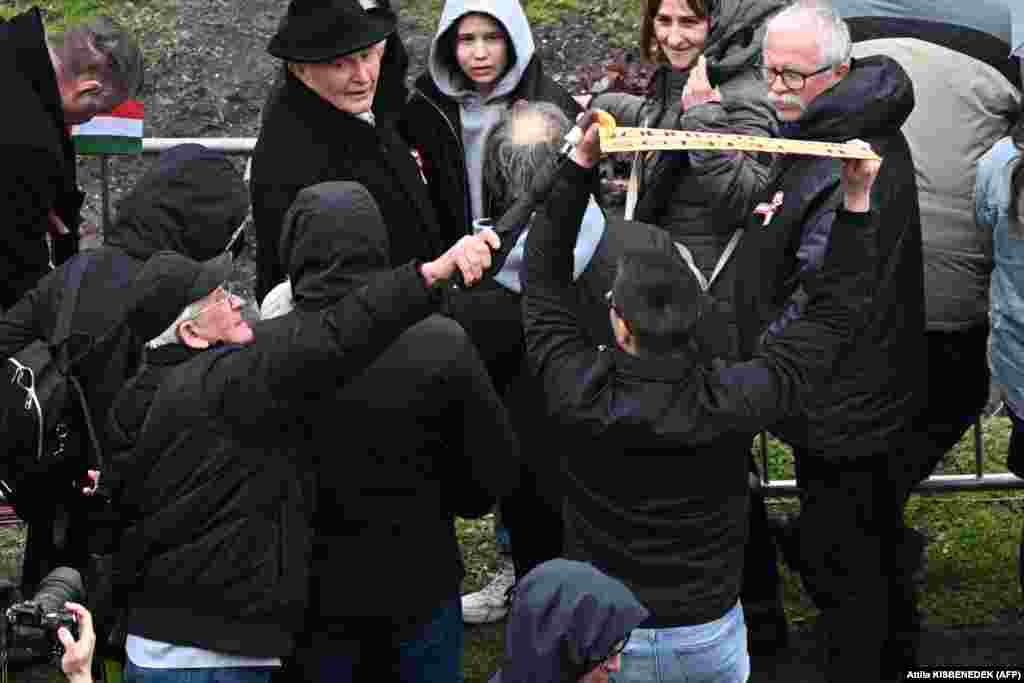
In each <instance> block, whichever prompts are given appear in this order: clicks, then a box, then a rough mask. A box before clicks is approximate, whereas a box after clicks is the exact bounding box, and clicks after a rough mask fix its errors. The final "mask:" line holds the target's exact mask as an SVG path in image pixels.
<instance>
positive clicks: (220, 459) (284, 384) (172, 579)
mask: <svg viewBox="0 0 1024 683" xmlns="http://www.w3.org/2000/svg"><path fill="white" fill-rule="evenodd" d="M346 218H347V216H341V217H340V218H339V220H342V221H343V220H345V219H346ZM372 218H373V219H374V220H376V226H377V229H378V230H379V231H381V232H382V231H383V226H382V225H381V221H380V216H379V214H378V213H377V212H376V210H375V207H374V211H373V212H372ZM364 220H365V219H364ZM495 246H496V245H495ZM488 249H489V247H488V246H482V247H481V248H480V251H479V252H478V253H476V254H474V256H475V258H476V259H477V260H478V261H479V264H480V265H479V266H477V267H471V266H467V267H465V268H463V267H462V266H463V265H464V264H461V263H459V262H458V259H457V258H456V255H455V253H456V250H454V249H453V250H449V251H448V252H446V253H445V254H444V255H443V256H442V257H440V258H438V259H436V260H434V261H431V262H427V263H422V262H416V261H413V262H410V263H408V264H406V265H403V266H402V267H400V268H397V269H394V270H387V271H383V272H378V273H376V274H374V275H373V276H372V277H369V278H367V281H366V282H365V284H364V285H363V286H361V287H359V288H358V289H355V290H353V291H351V292H350V293H348V294H347V295H346V296H344V297H343V298H340V299H339V300H337V301H336V302H335V303H334V304H333V305H331V306H328V307H325V308H323V309H321V310H316V311H309V312H305V311H301V310H300V311H296V312H294V313H292V314H290V315H286V316H283V317H281V318H277V319H275V320H271V321H266V322H262V323H258V324H256V325H255V329H253V328H252V327H250V326H249V325H248V324H247V323H246V322H245V320H244V319H243V318H242V316H241V310H240V309H241V300H240V299H239V298H238V297H237V296H235V295H234V294H232V293H231V291H230V290H229V289H227V288H225V286H224V284H223V283H224V282H225V280H226V278H227V276H228V273H229V267H228V264H229V262H230V261H229V259H227V258H218V259H215V260H214V261H211V262H205V263H202V264H200V263H197V262H195V261H192V260H190V259H188V258H186V257H184V256H181V255H179V254H173V253H161V254H158V255H156V256H154V257H152V258H151V259H150V260H149V261H147V263H146V265H145V266H144V267H143V269H142V271H140V273H139V275H138V276H137V277H136V279H135V281H134V283H133V285H132V290H133V293H134V296H135V300H134V302H133V304H132V305H131V306H130V307H129V315H128V318H129V324H130V325H132V327H133V329H134V330H135V332H136V334H137V335H138V336H139V337H140V338H149V339H151V341H150V342H149V344H148V345H147V346H148V355H147V365H146V367H144V368H143V371H142V372H141V373H140V374H139V375H138V378H142V380H143V382H147V381H150V382H152V383H151V384H150V386H149V389H148V390H146V388H145V387H140V386H139V383H138V382H136V381H134V380H133V382H131V383H129V385H128V386H126V387H125V389H124V390H122V394H121V395H120V396H119V398H118V400H117V401H116V402H115V404H114V406H113V407H112V409H111V413H110V421H109V429H110V433H111V442H112V443H117V444H118V445H119V447H121V451H122V452H125V450H126V448H131V451H130V452H131V457H130V458H118V459H117V460H116V466H117V468H118V470H119V471H118V472H117V473H116V480H117V481H118V482H119V483H120V486H119V488H118V490H117V491H116V493H115V496H114V499H115V502H116V504H117V505H118V507H119V509H120V510H121V512H122V514H123V515H124V518H125V522H126V527H125V530H124V533H123V534H122V537H121V543H120V548H119V551H118V554H117V557H116V560H115V562H114V589H115V597H116V598H117V600H118V602H119V603H120V604H121V605H122V606H123V607H125V608H127V610H128V611H127V616H126V618H125V621H124V630H125V632H126V633H127V634H128V637H127V654H128V666H127V669H126V676H125V680H126V681H129V682H139V681H145V682H156V681H160V682H161V683H163V682H177V681H183V680H186V679H187V680H188V681H211V682H212V681H224V680H231V681H237V682H239V683H243V682H244V683H249V682H258V683H263V682H264V681H269V680H270V677H271V675H272V673H273V671H274V670H275V668H276V667H277V666H279V665H280V661H281V658H282V657H285V656H287V655H288V654H289V653H290V652H291V651H292V648H293V641H294V635H295V633H296V632H298V630H299V629H300V628H301V627H302V625H303V623H302V622H303V618H304V616H305V612H306V607H307V593H308V590H309V566H310V560H311V552H312V548H311V532H310V526H309V525H310V521H311V520H310V514H311V511H312V504H313V501H312V497H311V491H312V490H313V487H314V486H315V482H314V480H313V479H312V472H313V468H312V465H311V464H310V463H308V450H307V449H304V448H302V443H303V440H304V438H305V437H306V436H307V434H306V424H307V423H306V420H305V419H304V418H305V416H306V415H308V414H311V413H313V412H314V409H315V406H316V404H317V403H318V402H319V400H320V398H321V396H322V395H324V394H328V395H330V394H331V392H333V391H335V390H336V389H337V387H338V386H339V385H340V384H341V383H342V382H344V381H346V380H348V379H349V378H351V377H353V376H354V375H356V374H358V373H359V372H361V371H362V370H363V369H365V368H366V367H367V366H368V365H370V364H371V363H372V362H373V361H374V359H375V358H376V357H377V355H378V354H380V353H381V352H382V351H384V350H385V349H386V348H387V347H388V346H389V345H390V344H391V343H392V342H393V341H394V340H395V339H396V338H397V337H398V336H399V335H400V334H401V333H402V332H404V331H405V330H406V329H407V328H408V327H409V326H410V325H413V324H415V323H417V322H419V321H420V320H422V319H424V318H426V317H427V316H428V315H430V314H431V313H433V312H435V311H436V309H437V305H438V297H437V291H438V288H437V287H436V285H438V284H439V283H443V281H444V280H446V279H447V278H448V277H450V276H451V275H452V273H453V272H454V271H455V269H456V268H460V270H461V272H462V275H463V277H464V278H465V280H466V282H468V283H471V282H473V281H475V280H477V279H479V277H480V276H481V274H482V272H483V269H484V268H486V267H487V265H488V264H489V262H490V261H489V260H490V256H489V253H488ZM156 366H159V372H158V373H156V374H155V375H154V374H153V373H152V372H150V371H148V370H147V368H152V367H156ZM147 372H149V374H146V373H147ZM140 397H141V399H140ZM304 454H306V455H307V457H306V458H304V457H303V455H304ZM226 670H227V671H226Z"/></svg>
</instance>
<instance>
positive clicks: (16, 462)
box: [0, 254, 120, 520]
mask: <svg viewBox="0 0 1024 683" xmlns="http://www.w3.org/2000/svg"><path fill="white" fill-rule="evenodd" d="M88 261H89V258H88V255H87V254H79V255H78V256H76V257H74V258H73V259H71V260H70V261H68V262H67V265H66V267H65V279H64V285H63V290H62V297H61V302H60V307H59V310H58V312H57V320H56V324H55V326H54V333H53V336H52V338H51V339H50V341H49V343H36V344H33V345H31V346H29V347H28V348H26V349H25V350H24V351H22V352H21V353H19V354H17V356H16V357H14V358H8V359H6V360H5V361H3V372H2V373H0V434H2V435H3V440H4V448H3V451H0V493H2V494H3V497H4V498H5V499H6V500H7V502H8V503H10V504H11V505H12V506H13V507H14V510H15V512H16V513H17V514H18V516H19V517H21V518H22V519H25V520H28V519H30V518H31V517H32V516H33V514H32V513H33V509H34V508H35V507H37V506H45V507H52V505H53V503H54V499H55V498H56V497H65V496H66V495H67V487H69V486H70V485H71V484H72V483H74V484H75V485H76V486H77V487H79V488H80V487H81V486H83V485H85V479H86V470H88V469H102V466H103V452H102V448H101V446H100V442H99V438H98V436H97V433H96V429H95V426H94V425H93V421H92V417H91V414H90V412H89V409H88V405H87V402H86V397H85V393H84V392H83V390H82V385H81V383H80V382H79V380H78V378H77V377H76V376H75V369H76V366H77V365H78V364H79V363H80V362H81V361H82V360H83V359H84V358H86V357H87V356H88V355H89V353H90V352H91V351H92V350H93V349H94V348H96V347H97V346H98V345H100V344H101V343H102V342H103V340H105V339H107V338H109V337H110V335H111V334H113V333H115V332H117V331H118V330H117V329H115V330H112V331H111V333H108V334H106V335H104V336H103V337H102V338H100V339H99V340H93V339H92V338H90V337H89V336H88V335H81V334H74V333H72V331H71V320H72V318H73V316H74V312H75V307H76V303H77V300H78V291H79V288H80V285H81V282H82V275H83V273H84V271H85V269H86V266H87V265H88ZM119 328H120V326H118V329H119Z"/></svg>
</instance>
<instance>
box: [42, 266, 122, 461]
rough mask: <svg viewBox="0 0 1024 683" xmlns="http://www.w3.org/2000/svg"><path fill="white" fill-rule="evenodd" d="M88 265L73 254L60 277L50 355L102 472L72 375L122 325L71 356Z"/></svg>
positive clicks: (81, 393)
mask: <svg viewBox="0 0 1024 683" xmlns="http://www.w3.org/2000/svg"><path fill="white" fill-rule="evenodd" d="M88 265H89V256H88V254H86V253H79V254H77V255H76V256H75V257H74V258H73V259H71V261H69V262H68V267H67V270H66V271H65V273H64V292H63V296H62V297H61V301H60V308H59V309H58V311H57V323H56V325H55V326H54V330H53V337H52V338H51V339H50V354H51V355H52V356H53V359H54V362H55V363H56V364H57V370H58V372H60V374H61V375H63V376H64V378H65V379H66V380H67V382H68V384H69V385H70V386H71V388H72V390H73V391H74V394H75V395H76V397H77V399H78V403H79V405H80V407H81V409H82V418H83V419H84V420H85V429H86V432H87V434H88V437H89V443H90V445H91V446H92V452H93V454H94V456H95V465H96V468H97V469H100V470H102V469H103V465H104V460H105V458H104V457H103V449H102V448H101V446H100V441H99V437H98V436H97V434H96V427H95V425H93V423H92V414H91V413H90V412H89V403H88V401H86V398H85V391H83V389H82V384H81V382H79V381H78V377H76V376H75V375H74V366H75V365H76V364H77V363H78V362H79V361H81V360H82V359H83V358H84V357H85V356H87V355H88V354H89V353H90V352H91V351H92V350H93V349H94V348H96V346H97V345H98V344H99V343H102V342H103V341H105V340H107V339H109V338H110V337H111V336H112V335H113V334H115V333H117V331H118V330H120V329H121V325H122V323H118V324H117V325H115V326H114V328H113V329H111V330H110V331H108V332H107V333H105V334H104V335H103V336H102V337H100V339H99V340H90V342H89V344H88V345H87V348H86V349H85V350H84V351H82V352H81V353H79V354H77V355H75V356H72V355H71V351H70V349H69V348H68V344H69V342H70V340H71V337H72V336H73V335H72V333H71V320H72V318H74V315H75V310H76V308H77V307H78V292H79V290H80V289H81V287H82V276H83V275H84V274H85V269H86V267H87V266H88Z"/></svg>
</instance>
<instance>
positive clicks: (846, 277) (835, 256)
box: [702, 210, 879, 432]
mask: <svg viewBox="0 0 1024 683" xmlns="http://www.w3.org/2000/svg"><path fill="white" fill-rule="evenodd" d="M878 218H879V217H878V215H877V214H876V213H875V212H871V213H851V212H848V211H844V210H840V211H839V212H838V213H837V214H836V221H835V224H834V225H833V231H832V238H831V239H830V241H829V246H828V251H827V253H826V257H825V266H824V268H823V269H822V270H821V271H820V272H819V273H817V274H815V275H814V276H813V277H811V278H809V280H808V282H807V286H808V295H809V297H810V300H809V303H808V306H807V309H806V311H805V312H804V315H803V316H801V317H800V318H798V319H797V320H795V321H793V322H792V323H790V325H789V326H788V327H787V328H786V330H785V331H784V332H783V333H782V334H781V335H779V336H778V337H774V338H772V339H771V340H770V341H769V342H768V343H767V344H766V345H765V346H764V348H762V349H761V351H760V352H759V353H758V355H757V356H756V357H755V359H754V360H752V361H750V362H747V363H739V364H736V365H732V366H729V367H727V368H724V369H721V370H719V371H718V372H717V373H715V374H714V375H712V376H711V378H710V379H709V382H708V386H707V395H706V397H705V403H704V411H705V415H703V416H702V418H703V419H702V422H703V423H704V424H707V425H708V426H709V427H711V426H712V425H713V424H715V423H717V424H719V425H721V424H728V425H730V426H731V428H732V429H735V430H739V431H750V432H754V431H757V430H759V429H763V428H764V427H766V426H767V425H768V424H771V423H773V422H775V421H776V420H778V419H781V418H783V417H786V416H788V415H791V414H794V413H797V412H800V411H801V410H803V409H804V408H805V407H806V403H807V401H808V399H809V398H810V397H811V396H812V395H813V394H814V392H815V391H817V390H819V389H820V388H821V387H822V386H823V385H824V383H825V382H826V381H827V380H828V378H829V377H830V376H831V375H832V374H833V372H834V371H835V368H836V366H837V364H838V363H839V362H840V360H841V358H842V357H843V356H844V355H845V354H846V352H847V351H848V350H849V349H850V348H851V346H852V344H853V342H854V340H855V339H856V336H857V334H858V333H859V332H860V331H861V330H862V329H863V328H864V326H865V325H866V323H867V320H868V316H869V315H870V311H871V305H872V302H873V299H874V294H875V291H876V290H877V285H878V282H877V264H878V258H879V256H878V249H877V226H878ZM723 406H725V407H727V410H726V411H724V412H723V411H722V407H723Z"/></svg>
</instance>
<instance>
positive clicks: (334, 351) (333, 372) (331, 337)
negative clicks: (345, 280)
mask: <svg viewBox="0 0 1024 683" xmlns="http://www.w3.org/2000/svg"><path fill="white" fill-rule="evenodd" d="M437 307H438V301H437V297H436V295H435V294H434V292H433V291H431V290H429V289H427V287H426V285H425V284H424V282H423V278H422V276H421V275H420V273H419V269H418V264H416V263H412V264H409V265H406V266H403V267H401V268H397V269H395V270H393V271H388V272H386V273H381V274H380V275H379V276H377V277H376V278H375V279H374V280H373V281H371V282H370V283H369V284H368V285H367V286H365V287H362V288H360V289H358V290H356V291H355V292H353V293H351V294H350V295H348V296H346V297H345V298H344V299H342V300H341V301H340V302H338V303H337V304H335V305H334V306H333V307H331V308H328V309H326V310H324V311H318V312H315V313H312V312H302V311H294V312H292V313H291V314H289V315H286V316H282V317H281V318H277V319H275V320H271V321H269V322H268V323H267V324H266V325H264V326H261V327H260V329H259V333H258V335H257V337H256V339H255V341H253V342H252V344H250V345H249V346H247V347H245V349H244V350H243V351H242V352H239V353H226V354H222V355H220V356H219V357H218V359H217V361H216V362H215V363H214V364H213V365H212V366H211V367H210V368H209V371H208V372H207V374H206V376H205V378H204V393H206V395H213V396H218V397H219V400H220V401H221V405H220V406H217V407H216V408H217V410H218V412H219V414H221V415H223V416H224V417H225V419H227V420H230V421H232V422H235V423H236V424H238V425H243V426H252V427H256V426H260V425H262V426H263V428H264V429H265V428H266V424H267V421H268V420H270V421H276V420H288V418H290V417H291V415H292V412H293V410H294V409H293V408H292V407H290V406H293V405H294V402H295V401H297V400H315V399H317V398H318V397H320V396H321V395H322V394H324V393H328V392H330V391H331V390H333V389H334V388H335V387H337V385H338V384H339V383H340V382H342V381H344V380H345V379H347V378H349V377H351V376H352V375H354V374H356V373H358V372H361V371H362V370H364V369H365V368H366V367H367V366H369V365H370V364H371V363H372V362H373V361H374V359H376V358H377V356H379V355H380V354H381V352H383V351H384V349H386V348H387V347H388V345H389V344H391V343H392V342H393V341H394V340H395V339H396V338H397V337H398V335H400V334H401V333H402V332H404V331H405V330H406V329H407V328H408V327H409V326H410V325H412V324H414V323H416V322H418V321H420V320H422V319H423V318H425V317H426V316H428V315H430V314H431V313H433V312H435V311H436V309H437Z"/></svg>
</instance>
